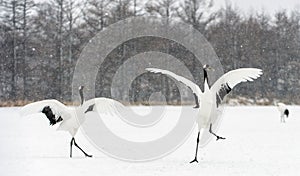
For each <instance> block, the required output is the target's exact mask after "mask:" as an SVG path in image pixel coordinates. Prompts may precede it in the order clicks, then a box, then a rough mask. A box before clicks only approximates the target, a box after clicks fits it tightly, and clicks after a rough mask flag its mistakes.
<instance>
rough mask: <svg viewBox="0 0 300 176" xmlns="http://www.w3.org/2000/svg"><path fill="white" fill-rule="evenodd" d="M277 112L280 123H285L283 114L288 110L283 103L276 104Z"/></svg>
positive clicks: (285, 116)
mask: <svg viewBox="0 0 300 176" xmlns="http://www.w3.org/2000/svg"><path fill="white" fill-rule="evenodd" d="M277 108H278V111H279V112H280V122H282V123H285V119H286V118H287V117H288V116H287V115H286V114H285V113H284V112H285V111H286V110H288V108H287V106H286V105H285V104H284V103H277Z"/></svg>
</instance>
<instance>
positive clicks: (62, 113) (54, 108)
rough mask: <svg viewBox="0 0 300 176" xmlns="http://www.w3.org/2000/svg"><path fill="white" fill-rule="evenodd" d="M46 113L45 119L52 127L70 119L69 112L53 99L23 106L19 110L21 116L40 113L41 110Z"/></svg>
mask: <svg viewBox="0 0 300 176" xmlns="http://www.w3.org/2000/svg"><path fill="white" fill-rule="evenodd" d="M44 108H45V110H46V111H47V114H46V113H44V114H45V115H46V117H47V118H48V120H49V121H50V125H54V124H55V123H57V122H60V121H62V120H66V119H69V118H70V117H71V114H70V110H69V108H68V107H67V106H65V105H64V104H62V103H61V102H59V101H57V100H53V99H49V100H42V101H37V102H33V103H30V104H27V105H25V106H24V107H22V108H21V110H20V115H21V116H29V115H32V114H36V113H42V111H43V109H44Z"/></svg>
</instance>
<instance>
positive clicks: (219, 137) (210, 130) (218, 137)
mask: <svg viewBox="0 0 300 176" xmlns="http://www.w3.org/2000/svg"><path fill="white" fill-rule="evenodd" d="M211 126H212V124H210V126H209V132H210V133H211V134H213V135H214V136H216V137H217V139H216V140H219V139H226V138H224V137H221V136H218V135H216V133H214V132H213V131H212V129H211Z"/></svg>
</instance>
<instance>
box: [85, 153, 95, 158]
mask: <svg viewBox="0 0 300 176" xmlns="http://www.w3.org/2000/svg"><path fill="white" fill-rule="evenodd" d="M85 157H89V158H92V157H93V155H89V154H85Z"/></svg>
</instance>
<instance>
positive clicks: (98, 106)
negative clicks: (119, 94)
mask: <svg viewBox="0 0 300 176" xmlns="http://www.w3.org/2000/svg"><path fill="white" fill-rule="evenodd" d="M82 108H83V110H84V113H88V112H90V111H94V112H98V113H105V114H106V113H108V114H120V113H121V112H122V111H123V110H124V108H125V106H124V105H123V104H122V103H120V102H118V101H116V100H113V99H110V98H104V97H101V98H94V99H91V100H88V101H85V102H84V103H83V105H82Z"/></svg>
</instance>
